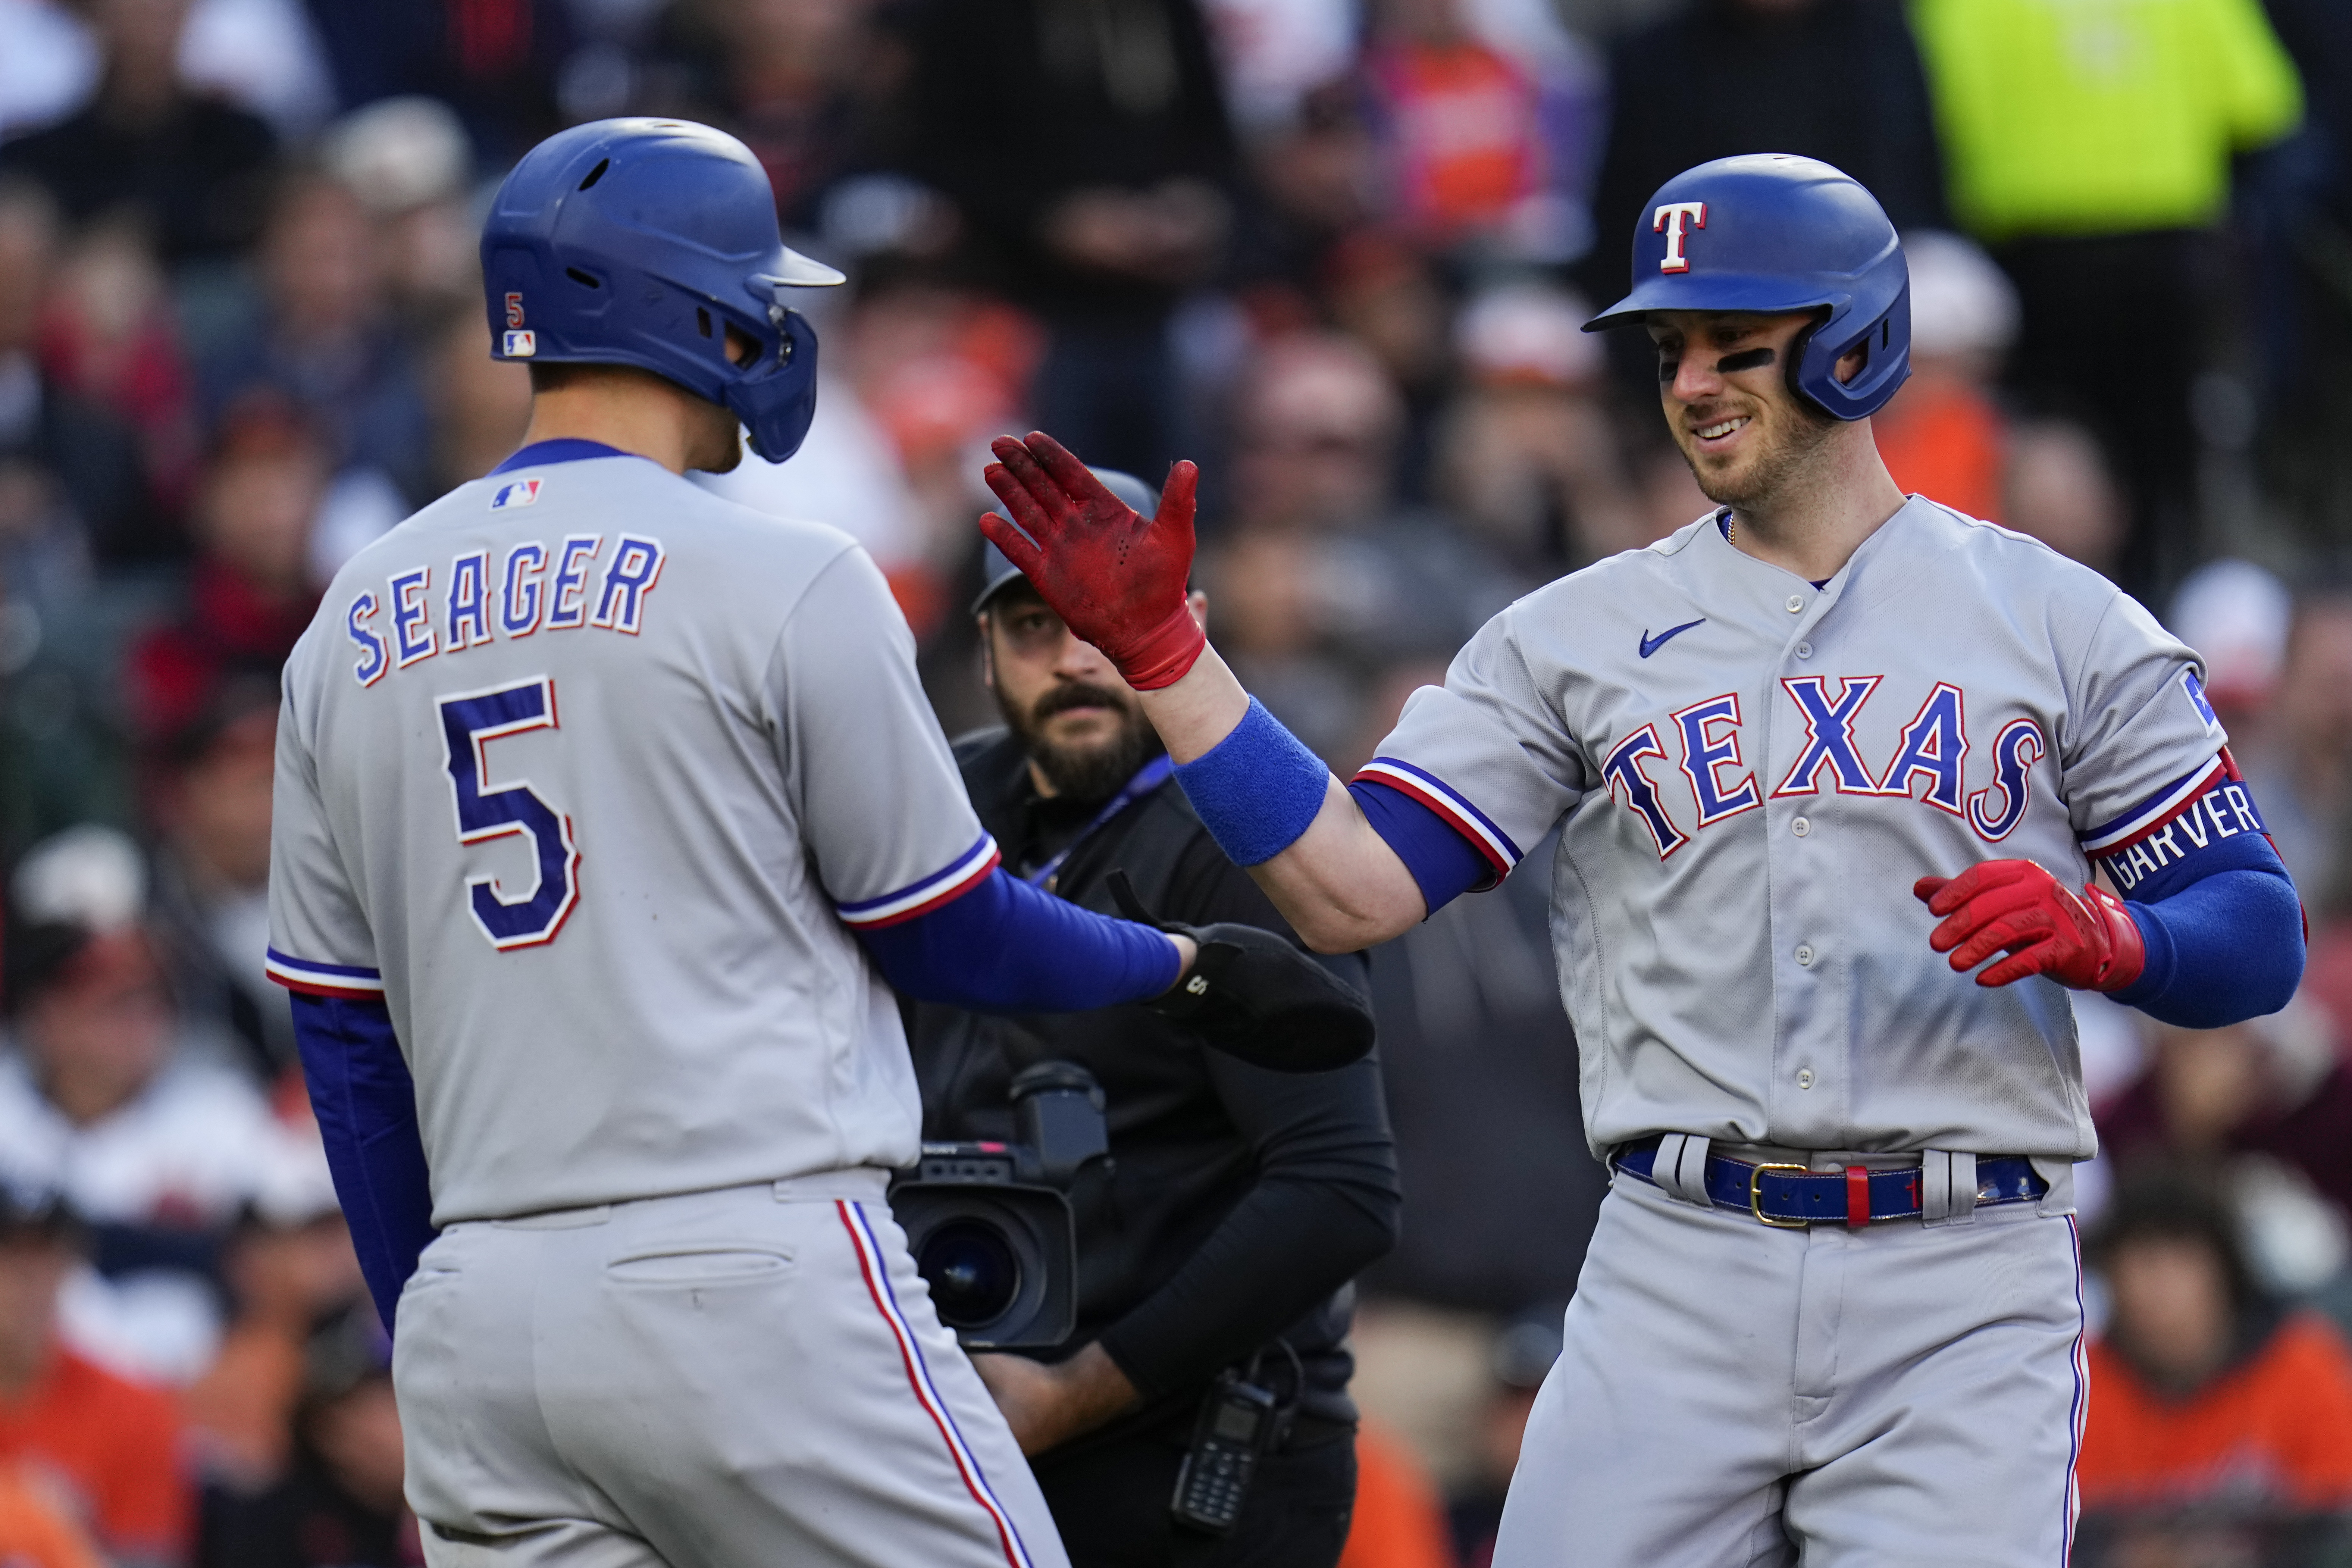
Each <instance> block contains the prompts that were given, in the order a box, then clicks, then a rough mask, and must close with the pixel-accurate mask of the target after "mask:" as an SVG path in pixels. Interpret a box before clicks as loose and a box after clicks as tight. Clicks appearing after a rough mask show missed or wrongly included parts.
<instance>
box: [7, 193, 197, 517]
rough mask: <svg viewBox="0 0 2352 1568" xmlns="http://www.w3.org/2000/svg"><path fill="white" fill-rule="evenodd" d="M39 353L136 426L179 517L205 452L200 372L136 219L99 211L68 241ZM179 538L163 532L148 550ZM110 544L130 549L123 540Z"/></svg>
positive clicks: (65, 382)
mask: <svg viewBox="0 0 2352 1568" xmlns="http://www.w3.org/2000/svg"><path fill="white" fill-rule="evenodd" d="M40 355H41V364H42V367H43V368H44V369H45V370H47V372H48V374H50V375H51V376H52V377H53V378H54V379H55V381H56V383H57V384H58V387H59V388H60V389H61V390H62V391H64V392H66V393H68V394H70V395H75V396H79V397H81V398H85V399H87V400H89V402H91V403H94V404H97V405H100V406H102V407H104V408H106V409H107V410H108V411H109V412H110V413H111V414H113V415H114V416H116V417H117V418H119V419H121V420H122V421H123V422H124V423H126V424H128V425H129V426H131V428H132V429H133V430H135V431H137V432H138V435H139V446H140V451H141V455H142V458H143V459H144V464H145V473H146V477H147V482H148V486H149V489H151V491H152V494H153V496H154V498H155V500H156V502H157V504H158V505H159V506H160V507H161V509H162V510H163V511H165V512H167V513H169V514H172V515H173V516H176V515H177V514H178V512H179V510H180V508H181V507H182V506H183V505H184V503H185V502H186V500H187V496H188V488H189V485H190V482H191V481H192V480H193V479H194V473H195V466H196V459H197V457H198V455H199V442H198V437H197V429H196V402H195V384H194V373H193V371H192V370H191V369H190V367H189V364H188V361H187V356H186V354H185V353H183V352H182V350H181V346H180V337H179V329H178V326H177V323H176V322H175V321H173V314H172V307H171V300H170V299H169V297H168V295H167V291H166V283H165V279H164V278H163V269H162V268H161V267H160V266H158V265H157V262H156V259H155V257H154V254H153V253H152V251H151V250H150V249H149V248H148V245H147V240H146V236H145V234H144V232H143V231H142V227H141V226H140V225H139V224H137V223H136V222H133V221H131V220H129V219H127V218H121V217H117V218H114V219H111V220H105V219H102V220H100V221H98V222H96V223H93V224H91V225H89V226H88V227H86V228H85V229H83V231H82V232H81V233H80V234H79V236H77V237H75V239H74V241H73V243H72V244H71V245H69V246H68V247H67V249H66V254H65V255H64V256H63V257H62V258H60V261H59V265H58V269H57V283H56V286H55V287H54V288H53V289H52V290H51V293H50V300H49V308H48V310H47V311H46V312H44V314H43V318H42V321H41V338H40ZM177 542H178V541H177V539H176V538H173V539H168V540H164V539H159V540H156V541H154V542H152V547H151V549H156V550H159V549H161V548H162V547H163V546H165V545H167V544H176V543H177ZM123 553H126V552H125V551H124V550H123V549H122V548H121V546H120V545H118V546H117V547H116V548H115V549H113V550H112V551H110V554H115V555H121V554H123Z"/></svg>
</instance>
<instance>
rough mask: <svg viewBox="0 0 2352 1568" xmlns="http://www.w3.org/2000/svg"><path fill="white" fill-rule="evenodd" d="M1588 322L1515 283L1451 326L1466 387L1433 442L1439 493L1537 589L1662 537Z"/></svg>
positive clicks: (1544, 293)
mask: <svg viewBox="0 0 2352 1568" xmlns="http://www.w3.org/2000/svg"><path fill="white" fill-rule="evenodd" d="M1590 316H1591V311H1590V310H1587V309H1586V308H1585V302H1584V301H1583V300H1581V299H1580V298H1578V297H1577V296H1576V295H1573V294H1570V293H1567V292H1564V291H1562V290H1559V289H1551V288H1549V287H1546V286H1544V285H1540V284H1535V283H1517V284H1507V285H1504V286H1502V287H1499V288H1496V289H1489V290H1488V291H1486V293H1484V294H1481V295H1479V296H1478V297H1477V298H1475V299H1474V300H1471V302H1470V303H1469V305H1468V306H1467V307H1465V309H1464V310H1463V312H1462V314H1461V316H1460V318H1459V319H1458V320H1457V321H1456V322H1455V324H1454V350H1455V353H1456V356H1457V358H1458V360H1459V362H1460V364H1461V368H1462V373H1463V376H1464V381H1465V384H1464V386H1463V388H1462V390H1461V391H1460V392H1458V393H1457V394H1456V395H1455V396H1454V402H1453V404H1452V405H1450V406H1449V407H1448V408H1447V410H1446V413H1445V423H1444V429H1443V430H1442V431H1441V432H1440V435H1439V438H1438V455H1437V475H1438V482H1437V493H1438V496H1439V498H1440V499H1441V500H1443V501H1444V503H1445V504H1446V505H1447V507H1448V508H1449V509H1450V510H1452V511H1453V513H1454V515H1455V516H1456V517H1459V518H1460V519H1461V520H1462V521H1463V522H1464V523H1465V524H1466V525H1467V526H1468V527H1469V528H1471V529H1472V530H1473V531H1475V532H1476V533H1477V534H1478V535H1479V537H1480V538H1482V539H1484V540H1485V541H1486V542H1487V543H1488V544H1490V545H1491V546H1493V547H1494V549H1495V550H1496V552H1498V553H1499V554H1500V555H1501V556H1502V557H1503V559H1504V560H1506V561H1507V562H1508V563H1510V565H1511V567H1512V568H1513V570H1515V571H1517V573H1519V574H1521V575H1522V576H1525V577H1527V578H1528V579H1530V580H1532V581H1542V580H1546V579H1549V578H1551V577H1556V576H1558V575H1559V574H1561V573H1562V572H1565V571H1569V570H1571V569H1573V568H1575V567H1578V566H1581V565H1584V564H1586V563H1589V562H1592V561H1597V560H1600V559H1601V557H1603V556H1606V555H1614V554H1616V553H1617V552H1619V551H1622V550H1638V549H1640V548H1641V547H1642V546H1643V545H1644V544H1647V543H1649V542H1651V541H1652V540H1654V539H1655V538H1657V537H1658V534H1657V533H1654V532H1653V531H1651V530H1650V529H1649V527H1648V526H1647V522H1648V519H1647V517H1646V516H1645V514H1644V510H1643V505H1642V500H1641V496H1640V494H1639V492H1638V491H1637V490H1636V489H1635V488H1634V486H1633V479H1632V478H1631V476H1630V475H1628V474H1627V473H1626V472H1625V468H1624V463H1623V459H1622V456H1621V454H1620V453H1619V450H1618V443H1617V435H1616V431H1615V429H1614V427H1613V426H1612V425H1611V423H1610V419H1609V415H1608V410H1607V408H1606V406H1605V405H1604V404H1603V401H1602V398H1601V393H1602V391H1603V387H1602V385H1601V373H1602V369H1603V365H1602V353H1601V344H1600V343H1599V342H1597V341H1596V340H1595V339H1594V338H1593V337H1592V336H1591V335H1590V334H1588V333H1586V332H1585V331H1582V327H1583V324H1584V321H1585V320H1586V319H1587V318H1588V317H1590ZM1685 521H1688V520H1687V519H1685Z"/></svg>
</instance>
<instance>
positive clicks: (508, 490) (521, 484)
mask: <svg viewBox="0 0 2352 1568" xmlns="http://www.w3.org/2000/svg"><path fill="white" fill-rule="evenodd" d="M546 482H547V481H546V480H544V479H517V480H515V481H514V483H512V484H510V485H500V486H499V493H498V494H496V495H494V496H492V497H491V498H490V510H492V511H503V510H506V509H507V508H508V507H510V506H534V505H536V504H538V501H539V487H540V486H541V485H542V484H544V483H546Z"/></svg>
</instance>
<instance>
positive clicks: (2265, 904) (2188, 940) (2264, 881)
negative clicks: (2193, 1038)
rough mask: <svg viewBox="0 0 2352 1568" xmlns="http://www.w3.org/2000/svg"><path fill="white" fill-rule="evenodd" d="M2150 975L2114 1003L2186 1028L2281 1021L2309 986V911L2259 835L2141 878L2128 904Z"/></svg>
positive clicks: (2144, 973)
mask: <svg viewBox="0 0 2352 1568" xmlns="http://www.w3.org/2000/svg"><path fill="white" fill-rule="evenodd" d="M2124 898H2125V900H2126V903H2125V907H2126V909H2127V910H2129V911H2130V913H2131V917H2132V922H2133V923H2134V924H2135V925H2137V926H2138V927H2139V930H2140V935H2141V936H2142V938H2144V939H2145V940H2146V941H2147V968H2146V969H2144V970H2142V971H2141V972H2140V977H2139V978H2138V979H2137V980H2135V981H2133V982H2132V983H2131V984H2129V985H2126V986H2125V987H2124V988H2123V989H2122V990H2120V991H2118V992H2116V994H2115V998H2116V1001H2118V1002H2121V1003H2124V1004H2126V1005H2129V1006H2134V1007H2137V1008H2138V1009H2139V1010H2140V1011H2141V1012H2143V1013H2146V1014H2147V1015H2148V1016H2150V1017H2152V1018H2156V1019H2159V1020H2161V1021H2162V1022H2164V1023H2167V1024H2173V1025H2177V1026H2179V1027H2181V1028H2184V1029H2218V1028H2221V1027H2222V1026H2225V1025H2229V1024H2235V1023H2241V1022H2242V1021H2243V1020H2245V1019H2248V1018H2252V1017H2257V1016H2261V1015H2262V1014H2264V1013H2275V1012H2277V1011H2278V1010H2279V1009H2280V1008H2282V1007H2284V1006H2285V1005H2287V1002H2288V1000H2289V999H2290V998H2291V997H2293V996H2294V989H2295V986H2296V985H2298V984H2301V982H2302V980H2303V961H2304V930H2303V903H2302V900H2299V899H2298V898H2297V897H2296V896H2295V890H2294V880H2293V879H2290V878H2289V877H2288V876H2287V872H2286V867H2285V866H2284V864H2282V863H2281V862H2280V860H2279V858H2278V851H2277V850H2276V849H2274V848H2273V847H2271V841H2270V839H2269V838H2268V837H2265V836H2263V834H2260V833H2241V834H2238V835H2237V836H2235V837H2231V838H2230V839H2228V840H2227V841H2226V842H2219V843H2214V844H2212V845H2210V847H2205V848H2203V849H2201V850H2200V851H2199V852H2198V853H2195V854H2192V855H2189V856H2187V857H2184V858H2180V859H2178V860H2174V861H2172V862H2171V863H2170V864H2168V865H2167V866H2165V867H2164V868H2162V869H2161V870H2159V871H2158V872H2157V873H2156V874H2155V875H2152V876H2143V877H2142V878H2141V879H2140V880H2139V881H2138V882H2137V884H2136V885H2135V886H2134V887H2132V888H2131V889H2129V890H2128V891H2126V893H2125V895H2124Z"/></svg>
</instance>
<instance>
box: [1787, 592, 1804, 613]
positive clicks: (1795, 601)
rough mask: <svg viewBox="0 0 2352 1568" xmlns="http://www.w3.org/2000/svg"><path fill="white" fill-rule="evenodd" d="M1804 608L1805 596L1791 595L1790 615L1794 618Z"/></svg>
mask: <svg viewBox="0 0 2352 1568" xmlns="http://www.w3.org/2000/svg"><path fill="white" fill-rule="evenodd" d="M1804 607H1805V596H1804V595H1802V594H1791V595H1789V613H1790V615H1792V616H1793V615H1795V614H1797V613H1798V612H1799V611H1801V610H1802V609H1803V608H1804Z"/></svg>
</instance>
